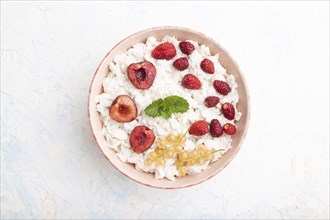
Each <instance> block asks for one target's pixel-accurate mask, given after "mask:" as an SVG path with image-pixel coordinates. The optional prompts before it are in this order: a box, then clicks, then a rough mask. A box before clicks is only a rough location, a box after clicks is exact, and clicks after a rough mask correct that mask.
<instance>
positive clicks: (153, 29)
mask: <svg viewBox="0 0 330 220" xmlns="http://www.w3.org/2000/svg"><path fill="white" fill-rule="evenodd" d="M162 29H177V30H185V31H189V32H192V33H195V34H198V35H200V36H202V37H203V38H206V39H208V40H210V41H212V42H214V43H215V44H216V45H217V46H218V47H219V48H221V49H222V50H223V51H224V52H225V53H226V54H227V55H228V57H229V58H230V59H231V61H232V62H233V63H234V65H235V66H236V67H237V69H238V72H239V74H240V76H241V78H242V84H244V87H245V92H246V98H247V101H246V103H247V115H246V126H245V128H244V131H243V132H244V133H243V135H242V138H241V140H240V141H239V143H238V144H237V148H236V149H235V151H234V152H233V155H232V156H231V157H230V159H229V160H228V161H227V163H225V164H224V165H223V166H221V167H219V169H218V171H217V172H215V173H213V174H212V175H210V176H208V177H206V178H203V179H201V180H200V181H197V182H194V183H192V184H186V185H181V186H177V187H161V186H157V185H151V184H148V183H144V182H141V181H139V180H137V179H134V178H133V177H131V176H129V175H127V174H126V173H124V172H123V171H122V170H121V169H119V168H118V167H117V166H115V164H113V163H112V162H111V160H110V159H109V158H108V157H107V156H106V154H105V153H104V151H103V150H102V148H101V146H100V144H99V143H98V141H97V139H96V136H95V131H94V128H93V125H92V121H91V117H90V102H91V100H90V97H91V91H92V86H93V84H94V80H95V77H96V74H97V73H98V70H99V68H100V66H101V65H102V63H103V61H104V60H105V59H106V57H107V56H108V55H109V54H110V53H111V52H112V51H113V50H114V49H116V47H117V46H118V45H119V44H121V43H122V42H124V41H125V40H127V39H129V38H131V37H134V36H135V35H138V34H140V33H143V32H149V31H155V30H162ZM87 105H88V106H87V108H88V120H89V125H90V128H91V131H92V136H93V139H94V141H95V142H96V145H97V147H98V148H99V149H100V151H101V152H102V154H103V156H104V157H105V158H106V159H107V160H108V161H109V162H110V164H111V165H112V166H113V167H114V168H115V169H116V170H118V171H119V172H120V173H122V174H123V175H124V176H126V177H128V178H129V179H131V180H133V181H135V182H137V183H139V184H142V185H144V186H148V187H152V188H156V189H167V190H171V189H183V188H188V187H192V186H195V185H199V184H201V183H203V182H205V181H207V180H209V179H211V178H212V177H214V176H216V175H217V174H219V173H220V172H221V171H222V170H223V169H224V168H225V167H227V165H228V164H229V163H230V162H231V161H232V160H233V159H234V158H235V156H236V154H237V153H238V151H239V150H240V149H241V146H242V144H243V141H244V140H245V137H246V134H247V131H248V127H249V123H250V114H251V106H250V95H249V89H248V87H247V83H246V79H245V77H244V75H243V73H242V70H241V69H240V67H239V65H238V64H237V62H236V61H235V59H234V58H233V57H232V56H231V55H230V54H229V53H228V51H227V50H226V49H224V48H223V47H222V46H221V45H220V44H219V43H218V42H217V41H216V40H214V39H213V38H211V37H209V36H206V35H205V34H203V33H201V32H199V31H195V30H192V29H189V28H186V27H180V26H156V27H151V28H147V29H143V30H141V31H138V32H135V33H133V34H131V35H129V36H127V37H125V38H124V39H122V40H121V41H119V42H118V43H117V44H116V45H115V46H114V47H112V49H111V50H110V51H109V52H108V53H107V54H106V55H105V56H104V57H103V59H102V60H101V62H100V64H99V65H98V67H97V69H96V71H95V73H94V75H93V78H92V81H91V84H90V87H89V92H88V104H87Z"/></svg>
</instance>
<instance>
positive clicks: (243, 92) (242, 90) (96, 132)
mask: <svg viewBox="0 0 330 220" xmlns="http://www.w3.org/2000/svg"><path fill="white" fill-rule="evenodd" d="M165 35H170V36H175V37H176V38H177V39H179V40H194V41H196V42H198V43H199V44H205V45H207V46H209V47H210V50H211V53H212V54H216V53H219V54H220V56H219V61H220V63H221V65H222V66H223V67H224V68H226V70H227V72H228V73H230V74H233V75H234V76H235V79H236V82H237V83H238V93H239V96H240V100H239V103H238V105H237V108H238V110H239V111H240V112H242V117H241V119H240V120H239V121H238V122H236V127H237V133H236V134H235V135H234V136H233V137H232V138H233V141H232V148H231V149H230V150H228V151H227V152H226V153H225V154H224V155H223V156H222V157H221V158H220V159H219V160H218V161H216V162H215V163H212V164H211V165H210V166H209V167H208V168H207V169H206V170H204V171H202V172H201V173H199V174H197V175H192V176H185V177H181V178H176V180H175V181H170V180H167V179H160V180H158V179H155V178H154V175H153V174H150V173H145V172H142V171H138V170H136V169H135V167H134V166H133V165H132V164H129V163H124V162H122V161H121V160H120V159H119V158H118V157H117V156H116V154H115V152H114V151H113V150H111V149H110V148H109V146H110V145H111V143H108V142H107V141H106V140H105V137H104V136H103V135H102V132H101V129H102V120H101V116H100V114H99V113H98V112H97V111H96V103H95V97H96V96H97V95H99V94H101V93H102V92H103V87H102V82H103V80H104V78H105V77H106V75H107V74H108V73H109V67H108V65H109V63H110V62H111V61H112V60H113V58H114V57H115V56H116V55H117V54H120V53H122V52H124V51H126V50H127V49H129V48H130V47H131V46H132V45H133V44H136V43H139V42H145V41H146V39H147V38H148V37H150V36H154V37H156V38H157V39H158V40H160V39H162V38H163V37H164V36H165ZM249 115H250V101H249V94H248V89H247V85H246V82H245V79H244V77H243V74H242V72H241V70H240V69H239V67H238V65H237V63H236V62H235V61H234V59H233V58H232V57H231V56H230V55H229V53H228V52H227V51H226V50H225V49H224V48H223V47H222V46H220V44H219V43H217V42H216V41H215V40H213V39H211V38H209V37H207V36H205V35H204V34H202V33H199V32H197V31H193V30H190V29H187V28H182V27H169V26H165V27H155V28H150V29H146V30H143V31H140V32H137V33H135V34H132V35H130V36H129V37H127V38H125V39H123V40H122V41H121V42H119V43H118V44H117V45H116V46H114V47H113V48H112V49H111V50H110V52H109V53H107V55H106V56H105V57H104V58H103V60H102V61H101V63H100V65H99V67H98V68H97V70H96V72H95V74H94V77H93V80H92V83H91V86H90V91H89V100H88V117H89V121H90V126H91V129H92V133H93V137H94V139H95V141H96V143H97V145H98V147H99V148H100V150H101V151H102V153H103V154H104V156H105V157H106V158H107V159H108V160H109V161H110V163H111V164H112V165H113V166H114V167H115V168H116V169H117V170H118V171H120V172H121V173H122V174H124V175H125V176H127V177H129V178H130V179H132V180H134V181H136V182H138V183H141V184H143V185H146V186H151V187H156V188H161V189H177V188H184V187H189V186H193V185H196V184H199V183H202V182H204V181H206V180H208V179H210V178H211V177H213V176H215V175H216V174H218V173H219V172H220V171H221V170H223V169H224V168H225V167H226V166H227V165H228V164H229V163H230V162H231V161H232V160H233V158H234V157H235V155H236V154H237V152H238V151H239V149H240V146H241V145H242V143H243V140H244V137H245V135H246V132H247V128H248V123H249Z"/></svg>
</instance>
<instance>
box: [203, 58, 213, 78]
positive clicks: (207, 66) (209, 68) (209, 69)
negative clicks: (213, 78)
mask: <svg viewBox="0 0 330 220" xmlns="http://www.w3.org/2000/svg"><path fill="white" fill-rule="evenodd" d="M201 68H202V70H203V71H204V72H206V73H209V74H213V73H214V64H213V62H212V61H211V60H209V59H207V58H205V59H204V60H202V62H201Z"/></svg>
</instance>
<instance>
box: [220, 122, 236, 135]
mask: <svg viewBox="0 0 330 220" xmlns="http://www.w3.org/2000/svg"><path fill="white" fill-rule="evenodd" d="M223 131H224V132H225V133H226V134H228V135H234V134H235V133H236V127H235V125H233V124H230V123H227V124H225V125H224V126H223Z"/></svg>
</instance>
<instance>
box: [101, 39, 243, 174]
mask: <svg viewBox="0 0 330 220" xmlns="http://www.w3.org/2000/svg"><path fill="white" fill-rule="evenodd" d="M237 86H238V85H237V83H236V81H235V78H234V76H233V75H231V74H229V73H226V70H225V69H224V68H223V67H222V66H221V64H220V62H219V55H218V54H215V55H211V52H210V49H209V47H208V46H206V45H199V44H198V43H197V42H195V41H189V40H187V41H179V40H178V39H176V38H175V37H172V36H165V37H164V38H163V39H162V40H161V41H160V42H159V41H157V39H156V38H154V37H149V38H148V39H147V41H146V42H145V43H138V44H135V45H133V46H132V48H130V49H128V50H127V51H125V52H124V53H121V54H118V55H117V56H116V57H115V58H114V59H113V61H112V62H111V63H110V64H109V74H108V75H107V77H106V78H105V79H104V82H103V90H104V91H103V93H102V94H101V95H99V96H97V97H96V100H95V101H96V102H97V111H99V112H100V114H101V117H102V120H103V124H104V126H103V128H102V133H103V135H104V136H105V138H106V140H107V141H108V142H109V143H110V144H109V146H110V147H111V148H112V149H113V150H114V151H115V152H116V155H117V156H118V157H119V159H120V160H122V161H123V162H127V163H131V164H134V165H135V167H136V169H138V170H141V171H144V172H150V173H154V175H155V178H157V179H160V178H167V179H170V180H175V178H176V177H183V176H185V175H194V174H197V173H200V172H201V171H203V170H204V169H206V168H207V167H208V166H209V164H210V163H213V162H215V161H216V160H218V159H219V158H221V156H222V155H223V154H225V153H226V152H227V151H228V150H229V149H230V148H231V142H232V137H231V136H232V135H235V133H236V127H235V122H236V121H238V120H239V119H240V117H241V115H242V114H241V113H240V112H239V111H238V110H237V103H238V101H239V95H238V92H237Z"/></svg>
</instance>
